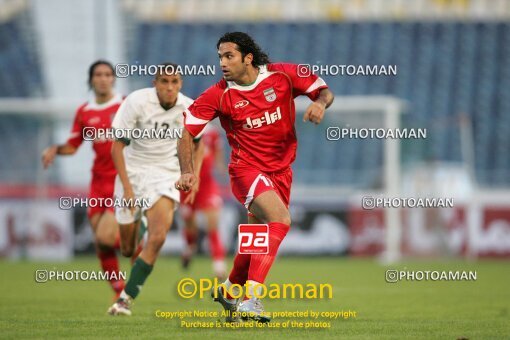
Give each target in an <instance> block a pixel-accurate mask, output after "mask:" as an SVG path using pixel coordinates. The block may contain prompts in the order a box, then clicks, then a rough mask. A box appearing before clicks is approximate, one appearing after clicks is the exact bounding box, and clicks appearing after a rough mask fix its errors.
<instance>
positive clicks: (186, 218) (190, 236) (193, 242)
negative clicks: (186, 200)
mask: <svg viewBox="0 0 510 340" xmlns="http://www.w3.org/2000/svg"><path fill="white" fill-rule="evenodd" d="M181 212H182V214H181V215H182V219H183V222H184V229H183V236H184V241H185V242H186V245H185V247H184V250H183V252H182V256H181V261H182V267H183V268H184V269H187V268H188V267H189V264H190V262H191V258H192V257H193V254H195V252H196V250H197V242H198V225H197V221H196V216H195V212H194V211H193V209H192V207H191V206H189V205H188V206H186V207H184V206H181Z"/></svg>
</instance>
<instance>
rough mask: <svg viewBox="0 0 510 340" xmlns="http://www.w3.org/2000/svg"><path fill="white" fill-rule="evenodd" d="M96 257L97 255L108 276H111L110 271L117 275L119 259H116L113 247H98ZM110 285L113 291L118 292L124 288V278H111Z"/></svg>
mask: <svg viewBox="0 0 510 340" xmlns="http://www.w3.org/2000/svg"><path fill="white" fill-rule="evenodd" d="M97 257H99V261H100V262H101V268H103V271H104V272H105V273H108V276H110V277H112V276H113V275H112V274H110V273H117V275H116V276H117V277H119V260H118V259H117V254H116V253H115V249H113V248H107V249H100V250H98V251H97ZM110 285H111V286H112V289H113V290H114V291H115V293H117V294H119V293H120V292H121V291H122V290H123V289H124V280H122V279H121V280H114V279H111V280H110Z"/></svg>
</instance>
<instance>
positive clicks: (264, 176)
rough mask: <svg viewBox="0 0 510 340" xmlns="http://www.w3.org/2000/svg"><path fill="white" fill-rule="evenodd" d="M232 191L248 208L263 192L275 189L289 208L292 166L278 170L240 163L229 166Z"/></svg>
mask: <svg viewBox="0 0 510 340" xmlns="http://www.w3.org/2000/svg"><path fill="white" fill-rule="evenodd" d="M228 172H229V174H230V185H231V187H232V193H233V194H234V196H235V197H236V198H237V200H238V201H239V202H240V203H241V204H243V205H244V206H245V207H246V209H249V208H250V204H251V203H252V202H253V200H254V199H255V198H256V197H257V196H258V195H260V194H262V193H263V192H266V191H268V190H274V191H275V192H276V193H277V194H278V196H279V197H280V199H281V200H282V202H283V204H285V206H286V207H287V208H288V207H289V201H290V188H291V186H292V169H291V168H290V167H288V168H286V169H284V170H280V171H277V172H264V171H261V170H258V169H255V168H253V167H250V166H240V165H238V164H236V165H234V166H229V168H228Z"/></svg>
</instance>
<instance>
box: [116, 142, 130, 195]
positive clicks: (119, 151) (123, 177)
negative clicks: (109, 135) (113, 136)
mask: <svg viewBox="0 0 510 340" xmlns="http://www.w3.org/2000/svg"><path fill="white" fill-rule="evenodd" d="M125 147H126V143H124V142H123V141H120V140H116V141H114V142H113V145H112V160H113V164H114V165H115V168H116V169H117V174H118V175H119V178H120V181H121V183H122V187H123V188H124V199H126V200H127V201H128V202H134V198H135V194H134V193H133V187H132V186H131V182H130V181H129V177H128V175H127V171H126V162H125V160H124V153H123V150H124V148H125Z"/></svg>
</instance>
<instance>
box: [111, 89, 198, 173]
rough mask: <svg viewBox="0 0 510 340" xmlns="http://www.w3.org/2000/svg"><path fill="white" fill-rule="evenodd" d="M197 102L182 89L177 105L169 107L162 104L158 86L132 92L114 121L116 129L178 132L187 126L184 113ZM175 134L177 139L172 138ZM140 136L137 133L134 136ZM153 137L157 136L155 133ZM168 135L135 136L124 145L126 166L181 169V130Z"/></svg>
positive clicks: (130, 167) (132, 167)
mask: <svg viewBox="0 0 510 340" xmlns="http://www.w3.org/2000/svg"><path fill="white" fill-rule="evenodd" d="M192 103H193V100H192V99H191V98H188V97H186V96H185V95H183V94H182V93H180V92H179V94H178V96H177V102H176V103H175V105H174V107H172V108H171V109H169V110H165V109H164V108H162V107H161V105H160V103H159V98H158V95H157V93H156V89H155V88H154V87H151V88H145V89H141V90H137V91H135V92H133V93H131V94H130V95H129V96H127V98H126V99H125V100H124V102H123V103H122V105H121V106H120V108H119V110H118V111H117V114H116V115H115V118H114V120H113V123H112V127H113V128H114V129H120V130H123V131H126V130H137V132H140V131H144V133H145V132H147V131H151V130H152V131H157V130H163V129H165V130H169V131H170V132H177V131H181V133H182V129H183V126H184V125H183V122H184V118H183V112H184V111H185V110H186V109H187V108H188V107H189V106H190V105H191V104H192ZM170 135H173V136H174V138H171V136H170ZM135 136H136V135H135V134H134V133H133V137H135ZM151 136H153V135H151ZM166 137H167V138H147V136H145V137H142V138H131V139H130V143H129V145H128V146H126V147H125V148H124V158H125V162H126V168H127V169H128V170H131V171H136V170H138V169H144V168H146V167H147V166H157V167H160V168H164V169H167V170H170V171H179V160H178V158H177V140H178V138H179V135H178V134H177V133H175V134H173V133H171V134H167V135H166Z"/></svg>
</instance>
